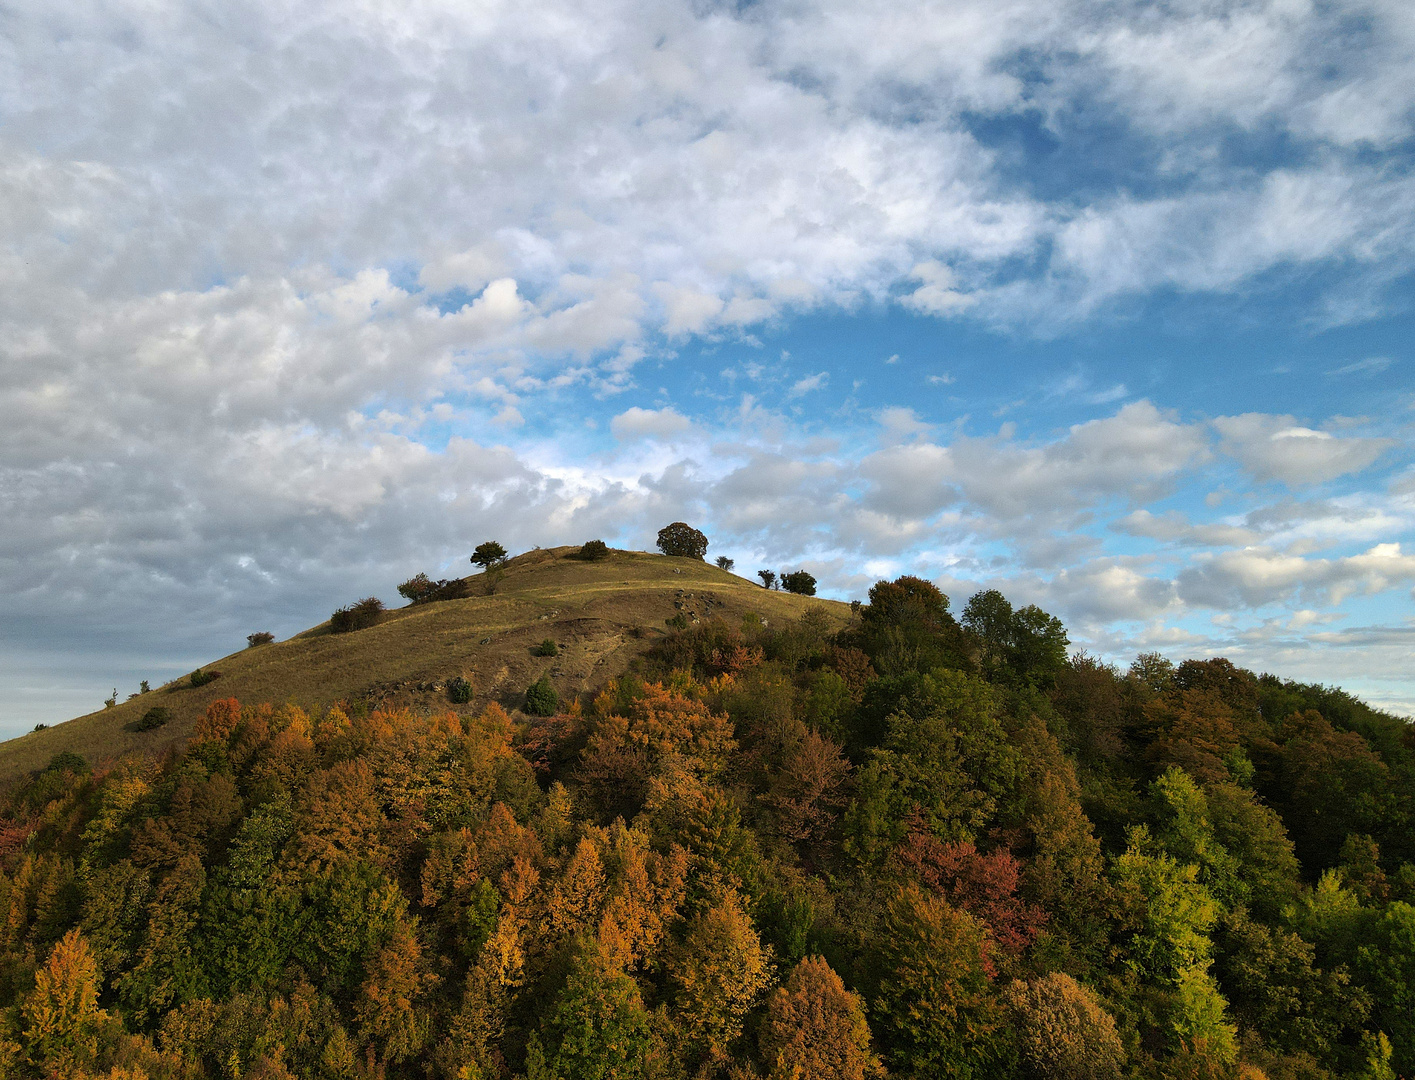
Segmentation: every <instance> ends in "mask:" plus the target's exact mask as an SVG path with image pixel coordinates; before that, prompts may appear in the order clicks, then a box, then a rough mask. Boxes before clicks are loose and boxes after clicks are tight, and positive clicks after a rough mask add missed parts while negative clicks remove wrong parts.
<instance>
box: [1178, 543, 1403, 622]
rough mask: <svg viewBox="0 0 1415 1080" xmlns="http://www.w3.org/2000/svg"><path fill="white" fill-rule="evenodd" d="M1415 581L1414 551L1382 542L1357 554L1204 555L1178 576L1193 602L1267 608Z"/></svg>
mask: <svg viewBox="0 0 1415 1080" xmlns="http://www.w3.org/2000/svg"><path fill="white" fill-rule="evenodd" d="M1410 581H1415V555H1406V554H1403V553H1402V552H1401V550H1400V545H1399V544H1397V543H1393V544H1377V545H1376V546H1375V547H1373V548H1371V549H1370V550H1368V551H1365V552H1363V553H1361V554H1358V555H1350V556H1345V557H1341V558H1334V559H1311V558H1303V557H1302V556H1300V555H1293V554H1289V553H1285V552H1280V551H1276V550H1274V549H1272V548H1267V547H1251V548H1243V549H1241V550H1239V551H1225V552H1219V553H1218V554H1216V555H1213V556H1211V557H1207V558H1204V557H1200V558H1199V560H1198V561H1197V562H1196V563H1195V565H1193V566H1191V567H1189V568H1188V569H1186V570H1185V571H1183V572H1182V573H1181V574H1180V575H1179V579H1178V584H1179V593H1180V596H1181V597H1182V598H1183V599H1184V600H1185V601H1186V602H1187V603H1190V604H1195V605H1200V606H1206V607H1215V608H1230V607H1250V608H1257V607H1263V606H1264V605H1267V604H1274V603H1280V602H1285V601H1288V600H1291V599H1292V598H1294V597H1296V596H1298V595H1307V594H1311V595H1313V596H1316V597H1318V598H1320V599H1322V600H1325V601H1328V602H1331V603H1337V604H1339V603H1341V602H1342V600H1344V599H1345V598H1346V597H1348V596H1352V595H1359V594H1365V595H1371V594H1374V593H1378V592H1382V591H1384V590H1387V589H1391V588H1394V587H1396V586H1399V585H1402V584H1404V583H1406V582H1410Z"/></svg>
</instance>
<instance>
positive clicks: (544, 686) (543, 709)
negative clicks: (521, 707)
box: [526, 675, 560, 716]
mask: <svg viewBox="0 0 1415 1080" xmlns="http://www.w3.org/2000/svg"><path fill="white" fill-rule="evenodd" d="M558 708H560V695H559V694H557V693H556V692H555V687H554V686H552V685H551V682H550V676H548V675H542V676H541V677H540V678H539V679H537V680H536V681H535V682H533V683H531V685H530V686H528V687H527V688H526V712H528V713H530V714H531V715H532V716H554V715H555V710H556V709H558Z"/></svg>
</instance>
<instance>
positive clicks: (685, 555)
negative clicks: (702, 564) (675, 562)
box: [658, 521, 708, 561]
mask: <svg viewBox="0 0 1415 1080" xmlns="http://www.w3.org/2000/svg"><path fill="white" fill-rule="evenodd" d="M707 549H708V538H707V537H706V536H704V535H703V534H702V533H700V532H698V530H697V529H695V528H693V527H692V526H691V525H689V524H687V523H685V522H682V521H675V522H674V523H673V524H672V525H665V526H664V527H663V528H661V529H659V530H658V550H659V551H661V552H663V553H664V554H665V555H675V556H677V557H678V558H680V559H698V560H700V561H701V559H702V558H703V556H704V555H706V554H707Z"/></svg>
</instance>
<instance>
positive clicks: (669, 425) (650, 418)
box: [609, 405, 693, 440]
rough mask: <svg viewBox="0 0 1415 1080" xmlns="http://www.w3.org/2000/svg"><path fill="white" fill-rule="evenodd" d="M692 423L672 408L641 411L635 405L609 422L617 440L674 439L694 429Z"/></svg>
mask: <svg viewBox="0 0 1415 1080" xmlns="http://www.w3.org/2000/svg"><path fill="white" fill-rule="evenodd" d="M692 426H693V424H692V421H691V420H689V419H688V418H687V417H686V416H684V415H682V414H681V413H679V412H678V411H677V410H676V409H674V408H672V407H671V406H669V407H666V408H662V409H641V408H639V406H637V405H635V406H634V407H632V408H630V409H626V410H625V411H624V412H622V413H620V414H619V415H618V416H616V417H615V418H614V419H613V420H611V421H610V422H609V430H610V431H612V432H613V433H614V437H615V438H616V439H620V440H625V439H672V438H673V437H674V436H677V435H682V434H683V433H684V432H686V431H688V430H689V429H690V428H692Z"/></svg>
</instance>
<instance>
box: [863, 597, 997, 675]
mask: <svg viewBox="0 0 1415 1080" xmlns="http://www.w3.org/2000/svg"><path fill="white" fill-rule="evenodd" d="M851 637H852V638H853V641H852V643H858V645H859V647H860V648H861V649H863V650H864V652H865V653H866V655H868V656H869V658H870V662H871V663H872V664H873V665H874V668H875V670H876V671H878V672H879V673H880V674H881V675H883V676H899V675H903V674H905V673H907V672H911V671H913V672H927V671H932V670H933V669H934V668H939V667H949V668H961V669H964V670H970V669H971V668H972V663H971V661H969V659H968V655H967V653H968V650H967V645H966V642H965V641H964V638H963V634H962V631H961V630H960V629H959V627H958V623H957V621H956V620H955V619H954V618H953V615H952V614H951V613H950V612H949V610H948V597H947V596H945V595H944V594H943V593H942V592H940V591H939V589H938V587H937V586H936V585H934V584H933V583H932V582H929V581H925V580H924V579H923V578H918V577H914V576H913V575H911V574H905V575H903V576H902V577H898V578H895V579H894V580H893V581H878V582H876V583H875V584H874V585H873V586H871V588H870V602H869V603H868V604H866V605H865V606H864V607H862V608H861V609H860V625H859V627H858V629H857V630H856V631H855V632H854V633H853V634H852V635H851Z"/></svg>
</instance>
